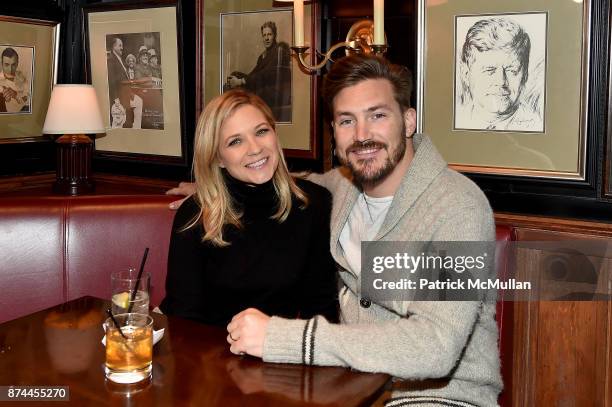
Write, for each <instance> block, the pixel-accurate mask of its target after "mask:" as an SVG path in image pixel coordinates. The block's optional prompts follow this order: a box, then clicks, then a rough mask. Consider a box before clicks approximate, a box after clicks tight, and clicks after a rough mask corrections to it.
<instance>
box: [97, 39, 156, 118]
mask: <svg viewBox="0 0 612 407" xmlns="http://www.w3.org/2000/svg"><path fill="white" fill-rule="evenodd" d="M160 46H161V44H160V41H159V32H146V33H129V34H107V35H106V67H107V71H108V92H109V94H108V95H109V96H108V98H109V101H112V104H111V106H110V111H109V115H110V120H111V128H113V129H115V128H131V129H149V130H163V129H164V106H163V82H162V69H161V63H160V55H161V50H160V48H161V47H160Z"/></svg>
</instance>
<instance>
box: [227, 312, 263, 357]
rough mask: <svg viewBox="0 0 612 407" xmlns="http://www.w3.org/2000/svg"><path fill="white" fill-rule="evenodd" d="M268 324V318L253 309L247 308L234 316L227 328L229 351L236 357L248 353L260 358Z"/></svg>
mask: <svg viewBox="0 0 612 407" xmlns="http://www.w3.org/2000/svg"><path fill="white" fill-rule="evenodd" d="M268 322H270V317H269V316H267V315H266V314H264V313H263V312H261V311H259V310H257V309H255V308H248V309H246V310H244V311H242V312H240V313H238V314H236V315H234V318H232V321H231V322H230V323H229V325H228V326H227V332H228V335H227V342H228V343H229V344H230V345H231V346H230V351H231V352H232V353H235V354H236V355H241V354H245V353H248V354H249V355H252V356H257V357H258V358H260V357H262V355H263V344H264V339H265V337H266V329H267V328H268Z"/></svg>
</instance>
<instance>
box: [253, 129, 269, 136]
mask: <svg viewBox="0 0 612 407" xmlns="http://www.w3.org/2000/svg"><path fill="white" fill-rule="evenodd" d="M269 131H270V129H268V128H267V127H264V128H262V129H259V130H257V132H256V133H255V134H257V135H258V136H263V135H264V134H266V133H268V132H269Z"/></svg>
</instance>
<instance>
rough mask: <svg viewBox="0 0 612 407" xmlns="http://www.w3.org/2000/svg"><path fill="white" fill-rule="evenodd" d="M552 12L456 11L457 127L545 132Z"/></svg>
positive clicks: (455, 102) (493, 130) (455, 116)
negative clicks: (458, 13) (548, 49)
mask: <svg viewBox="0 0 612 407" xmlns="http://www.w3.org/2000/svg"><path fill="white" fill-rule="evenodd" d="M547 21H548V13H545V12H542V13H506V14H489V15H482V14H480V15H462V16H456V17H455V64H454V66H455V101H454V129H455V130H486V131H492V132H497V131H512V132H532V133H543V132H544V128H545V113H546V110H545V101H546V68H547V67H546V38H547V35H546V34H547V32H546V27H547Z"/></svg>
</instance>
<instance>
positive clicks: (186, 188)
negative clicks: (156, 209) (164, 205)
mask: <svg viewBox="0 0 612 407" xmlns="http://www.w3.org/2000/svg"><path fill="white" fill-rule="evenodd" d="M195 191H196V187H195V183H193V182H181V183H180V184H179V185H178V187H176V188H172V189H169V190H167V191H166V195H179V196H184V197H185V198H183V199H179V200H178V201H173V202H171V203H170V205H168V206H169V207H170V209H178V208H179V206H181V204H182V203H183V202H185V199H187V198H189V197H190V196H191V195H193V194H195Z"/></svg>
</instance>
